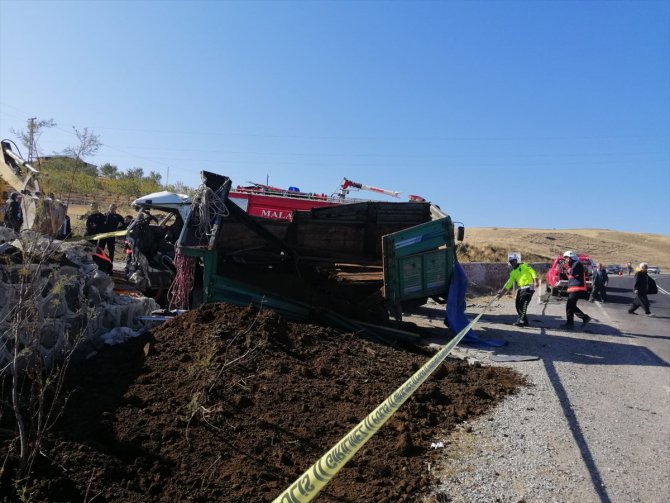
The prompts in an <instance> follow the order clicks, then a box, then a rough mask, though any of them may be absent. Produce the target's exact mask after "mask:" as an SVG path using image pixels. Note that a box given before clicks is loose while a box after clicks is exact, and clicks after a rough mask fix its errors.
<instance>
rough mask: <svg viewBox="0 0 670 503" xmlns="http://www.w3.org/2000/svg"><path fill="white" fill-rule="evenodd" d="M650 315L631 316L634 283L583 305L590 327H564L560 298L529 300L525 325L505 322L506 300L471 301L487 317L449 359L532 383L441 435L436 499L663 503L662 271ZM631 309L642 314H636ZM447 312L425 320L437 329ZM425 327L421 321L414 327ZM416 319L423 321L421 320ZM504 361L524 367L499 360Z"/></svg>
mask: <svg viewBox="0 0 670 503" xmlns="http://www.w3.org/2000/svg"><path fill="white" fill-rule="evenodd" d="M652 277H653V278H654V279H655V280H656V282H657V284H658V286H659V293H658V294H657V295H654V296H650V299H651V302H652V304H651V311H652V312H653V313H654V314H655V315H656V317H653V318H652V317H647V316H645V315H644V313H643V312H641V314H639V315H631V314H628V312H627V310H628V307H629V306H630V303H631V302H632V300H633V292H632V286H633V276H632V275H631V276H627V275H626V276H622V277H612V278H610V284H609V288H608V294H609V298H608V300H609V301H608V302H607V303H600V302H595V303H589V302H588V301H580V302H579V307H580V308H581V309H582V310H583V311H584V312H585V313H587V314H588V315H590V316H592V317H593V318H594V320H593V321H592V322H591V323H589V324H588V325H587V326H586V327H584V328H581V327H579V321H578V320H575V322H576V325H577V326H576V328H575V329H574V330H571V331H566V330H562V329H560V327H559V325H560V324H561V323H563V322H564V321H565V297H560V298H556V297H550V296H548V295H546V296H544V299H545V300H546V302H541V301H540V300H541V299H540V297H541V296H540V295H539V294H537V293H536V296H535V297H534V298H533V301H532V304H531V306H530V308H529V319H530V323H531V327H529V328H518V327H514V326H512V325H511V324H512V322H513V321H514V320H515V319H516V313H515V308H514V299H513V297H505V298H503V299H501V300H500V301H499V302H498V301H494V302H493V303H490V301H491V298H490V297H488V298H484V297H482V298H475V299H470V300H469V301H468V306H467V310H466V314H468V315H469V316H473V315H475V314H477V313H480V312H482V311H484V310H486V311H485V314H484V316H483V317H482V319H481V320H480V323H478V324H477V326H476V327H475V334H476V336H477V337H478V338H480V340H481V341H482V342H484V343H490V342H495V343H502V344H504V346H494V345H488V346H487V344H481V345H478V344H476V343H475V344H470V345H468V344H462V345H459V347H458V348H457V349H456V350H455V353H456V356H460V357H464V358H468V359H470V358H472V359H474V360H479V361H481V362H482V363H483V364H485V365H504V366H510V367H512V368H515V369H516V370H518V371H519V372H521V373H522V374H524V375H525V376H526V378H527V379H528V382H529V384H530V385H529V386H528V387H527V388H524V389H523V390H521V391H520V393H519V394H517V395H515V396H513V397H510V398H508V399H506V400H505V401H504V402H503V403H502V404H501V405H499V407H498V408H497V409H496V410H495V411H494V412H493V413H492V414H491V415H490V416H489V417H485V418H482V419H480V420H477V421H475V422H473V423H471V424H469V425H468V427H467V428H464V429H462V430H460V431H459V432H458V434H457V435H453V436H451V437H449V438H448V439H445V445H447V446H448V448H445V458H444V459H445V460H444V464H443V465H442V466H441V467H440V469H439V470H437V474H438V477H439V479H440V480H441V483H440V485H439V487H438V493H439V494H440V495H441V496H440V497H441V498H443V499H444V498H446V499H445V500H446V501H453V502H473V501H481V502H488V501H499V502H504V503H517V502H519V501H526V502H528V503H531V502H533V503H534V502H538V503H539V502H548V501H556V502H580V503H614V502H620V501H621V502H640V503H649V502H658V503H661V502H663V503H664V502H666V501H668V495H669V494H670V470H668V469H667V467H668V466H670V441H669V439H670V294H669V293H668V292H670V275H667V274H664V275H653V276H652ZM638 311H641V310H640V309H638ZM442 313H443V308H436V311H435V313H434V314H433V315H432V317H431V316H426V317H425V319H424V320H423V323H425V324H426V325H427V326H433V327H435V328H437V326H439V324H440V317H439V316H438V315H439V314H442ZM418 321H421V320H418ZM420 324H422V323H420ZM503 355H507V356H509V357H515V356H520V357H527V361H512V362H507V363H496V362H493V361H492V360H495V359H496V358H498V357H500V356H503Z"/></svg>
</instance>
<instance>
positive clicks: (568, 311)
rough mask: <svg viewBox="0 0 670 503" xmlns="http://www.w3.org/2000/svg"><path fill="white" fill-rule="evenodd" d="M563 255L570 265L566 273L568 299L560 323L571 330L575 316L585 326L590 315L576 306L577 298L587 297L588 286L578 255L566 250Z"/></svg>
mask: <svg viewBox="0 0 670 503" xmlns="http://www.w3.org/2000/svg"><path fill="white" fill-rule="evenodd" d="M563 256H564V257H565V258H566V259H567V261H568V265H569V266H570V272H569V273H568V301H567V303H566V304H565V316H566V318H567V319H566V322H565V323H563V324H562V325H561V328H565V329H567V330H572V329H573V327H574V322H575V321H574V320H575V316H577V317H578V318H580V319H581V320H582V327H583V326H585V325H586V324H587V323H588V322H589V321H591V317H590V316H589V315H588V314H585V313H583V312H582V310H581V309H579V308H578V307H577V301H578V300H579V299H585V298H588V293H587V292H588V288H587V287H586V271H585V270H584V264H582V262H581V261H580V260H579V255H577V254H576V253H575V252H573V251H566V252H565V253H564V254H563Z"/></svg>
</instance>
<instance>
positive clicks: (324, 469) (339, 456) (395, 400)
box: [273, 306, 488, 503]
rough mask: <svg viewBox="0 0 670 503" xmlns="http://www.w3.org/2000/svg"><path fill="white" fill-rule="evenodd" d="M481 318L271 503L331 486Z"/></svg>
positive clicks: (302, 498)
mask: <svg viewBox="0 0 670 503" xmlns="http://www.w3.org/2000/svg"><path fill="white" fill-rule="evenodd" d="M487 307H488V306H487ZM484 311H486V310H484ZM483 314H484V312H482V313H480V314H479V315H477V317H476V318H475V319H474V320H472V321H471V322H470V324H469V325H468V326H467V327H465V328H464V329H463V330H461V331H460V332H459V333H458V334H457V335H456V337H454V338H453V339H452V340H451V341H449V342H448V343H447V344H446V345H445V346H444V347H443V348H442V349H440V350H439V351H438V352H437V353H436V354H435V356H433V357H432V358H431V359H430V360H428V362H426V364H425V365H424V366H423V367H421V368H420V369H419V370H418V371H417V372H416V373H415V374H414V375H413V376H412V377H410V378H409V379H407V381H405V382H404V384H402V386H400V387H399V388H398V389H397V390H395V391H394V392H393V393H392V394H391V395H390V396H389V397H388V398H387V399H386V400H384V402H382V404H381V405H379V406H378V407H377V408H376V409H375V410H373V411H372V412H371V413H370V415H368V417H366V418H365V419H364V420H363V421H361V422H360V423H358V425H356V426H354V427H353V428H352V429H351V430H350V431H349V433H347V435H346V436H345V437H344V438H342V440H340V441H339V442H338V443H337V444H335V446H334V447H333V448H331V449H330V450H329V451H328V452H327V453H326V454H324V455H323V457H322V458H321V459H319V460H318V461H317V462H316V463H314V464H313V465H312V467H311V468H309V469H308V470H307V471H306V472H305V473H303V474H302V475H301V476H300V477H298V478H297V479H296V481H295V482H293V484H291V485H290V486H289V487H288V489H286V490H285V491H284V492H283V493H281V494H280V495H279V496H277V498H275V499H274V502H273V503H305V502H307V501H311V500H312V499H313V498H314V497H315V496H316V495H317V494H318V493H319V491H321V489H323V488H324V487H325V486H326V484H328V482H330V479H332V478H333V477H334V476H335V475H336V474H337V472H339V471H340V469H342V468H343V467H344V465H345V464H346V463H347V462H348V461H349V460H350V459H351V458H353V457H354V454H356V452H358V450H359V449H360V448H361V447H363V445H364V444H365V442H367V441H368V440H370V438H372V437H373V436H374V434H375V433H377V431H378V430H379V429H380V428H381V427H382V426H383V425H384V423H386V421H387V420H388V419H389V418H390V417H391V416H392V415H393V414H394V413H395V411H397V410H398V409H399V408H400V407H401V406H402V404H403V403H405V401H407V399H408V398H409V397H410V396H412V394H413V393H414V392H415V391H416V390H417V389H418V388H419V386H421V385H422V384H423V382H424V381H425V380H426V379H428V377H430V375H431V374H432V373H433V372H434V371H435V369H437V368H438V367H439V366H440V364H441V363H442V362H443V361H444V359H445V358H446V357H447V356H448V355H449V353H450V352H451V350H452V349H454V347H456V345H457V344H458V343H459V342H460V341H461V339H463V337H464V336H465V334H467V333H468V331H469V330H470V329H471V328H472V327H473V326H474V324H475V323H477V322H478V321H479V318H481V317H482V315H483Z"/></svg>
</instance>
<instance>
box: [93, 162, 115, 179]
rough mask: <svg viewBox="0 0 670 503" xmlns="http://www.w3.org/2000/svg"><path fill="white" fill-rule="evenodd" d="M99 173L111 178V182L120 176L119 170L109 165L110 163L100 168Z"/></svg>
mask: <svg viewBox="0 0 670 503" xmlns="http://www.w3.org/2000/svg"><path fill="white" fill-rule="evenodd" d="M98 172H99V173H100V175H101V176H104V177H107V178H110V179H111V180H116V179H117V178H118V177H119V175H120V173H119V168H117V167H116V166H114V165H113V164H109V163H108V162H106V163H105V164H103V165H102V166H100V168H98Z"/></svg>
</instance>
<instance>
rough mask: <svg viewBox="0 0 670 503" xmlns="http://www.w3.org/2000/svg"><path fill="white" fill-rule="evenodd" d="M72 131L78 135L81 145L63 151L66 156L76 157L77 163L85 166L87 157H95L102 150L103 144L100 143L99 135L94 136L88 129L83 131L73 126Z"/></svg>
mask: <svg viewBox="0 0 670 503" xmlns="http://www.w3.org/2000/svg"><path fill="white" fill-rule="evenodd" d="M72 129H73V130H74V134H75V135H76V137H77V140H79V143H78V144H76V145H72V146H70V147H67V148H66V149H65V150H63V153H64V154H65V155H69V156H71V157H74V158H75V159H76V160H77V161H79V162H80V163H81V164H82V165H84V164H85V161H84V159H85V158H86V157H90V156H93V155H95V154H96V153H97V152H98V150H100V147H101V146H102V142H101V141H100V136H99V135H96V134H93V132H92V131H89V130H88V128H86V127H85V128H84V129H83V130H81V131H80V130H79V129H77V128H76V127H75V126H72Z"/></svg>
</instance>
